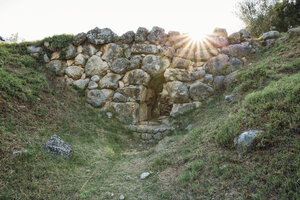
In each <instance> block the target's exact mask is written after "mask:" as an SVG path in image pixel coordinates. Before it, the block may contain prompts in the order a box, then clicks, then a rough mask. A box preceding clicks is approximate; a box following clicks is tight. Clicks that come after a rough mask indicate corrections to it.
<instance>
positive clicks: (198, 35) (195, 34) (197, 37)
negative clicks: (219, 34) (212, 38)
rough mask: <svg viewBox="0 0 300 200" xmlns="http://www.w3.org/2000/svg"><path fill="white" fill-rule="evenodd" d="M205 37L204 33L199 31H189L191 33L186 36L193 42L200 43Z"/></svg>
mask: <svg viewBox="0 0 300 200" xmlns="http://www.w3.org/2000/svg"><path fill="white" fill-rule="evenodd" d="M206 35H207V34H205V33H204V32H200V31H191V32H189V33H188V36H189V37H190V38H191V40H192V41H194V42H201V41H203V40H204V39H205V36H206Z"/></svg>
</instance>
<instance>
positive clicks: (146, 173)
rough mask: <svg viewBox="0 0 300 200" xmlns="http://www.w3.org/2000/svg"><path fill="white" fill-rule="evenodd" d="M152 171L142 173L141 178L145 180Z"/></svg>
mask: <svg viewBox="0 0 300 200" xmlns="http://www.w3.org/2000/svg"><path fill="white" fill-rule="evenodd" d="M150 174H151V173H150V172H144V173H142V174H141V176H140V178H141V180H144V179H145V178H147V177H148V176H150Z"/></svg>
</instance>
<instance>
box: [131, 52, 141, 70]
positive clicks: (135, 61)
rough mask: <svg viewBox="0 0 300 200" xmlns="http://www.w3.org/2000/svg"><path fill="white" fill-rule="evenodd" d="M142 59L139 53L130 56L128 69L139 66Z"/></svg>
mask: <svg viewBox="0 0 300 200" xmlns="http://www.w3.org/2000/svg"><path fill="white" fill-rule="evenodd" d="M142 60H143V59H142V56H140V55H135V56H132V57H131V59H130V67H129V69H130V70H132V69H136V68H140V67H141V63H142Z"/></svg>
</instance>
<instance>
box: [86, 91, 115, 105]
mask: <svg viewBox="0 0 300 200" xmlns="http://www.w3.org/2000/svg"><path fill="white" fill-rule="evenodd" d="M113 94H114V91H113V90H109V89H102V90H98V89H94V90H90V91H89V92H88V94H87V97H88V103H90V104H91V105H92V106H93V107H96V108H98V107H102V106H104V105H105V103H106V102H109V101H111V99H112V96H113Z"/></svg>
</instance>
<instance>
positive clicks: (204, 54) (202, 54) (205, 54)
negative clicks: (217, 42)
mask: <svg viewBox="0 0 300 200" xmlns="http://www.w3.org/2000/svg"><path fill="white" fill-rule="evenodd" d="M211 57H212V56H211V54H210V51H209V50H206V49H202V50H200V51H197V52H195V60H196V61H197V62H204V61H208V60H209V59H210V58H211Z"/></svg>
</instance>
